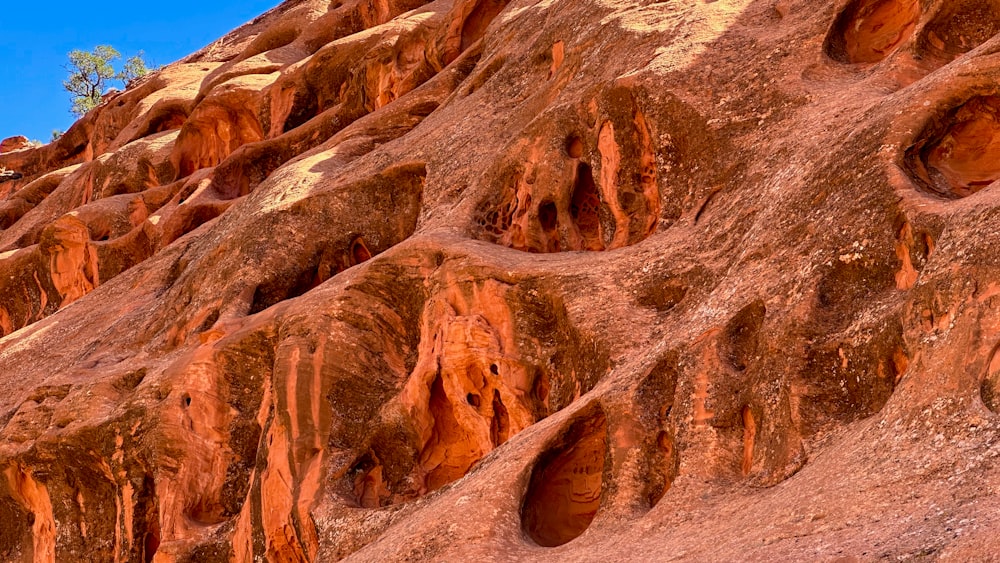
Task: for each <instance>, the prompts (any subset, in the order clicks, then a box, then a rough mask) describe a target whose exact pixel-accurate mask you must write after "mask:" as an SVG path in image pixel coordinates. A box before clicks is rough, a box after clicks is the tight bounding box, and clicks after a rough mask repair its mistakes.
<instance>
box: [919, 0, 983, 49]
mask: <svg viewBox="0 0 1000 563" xmlns="http://www.w3.org/2000/svg"><path fill="white" fill-rule="evenodd" d="M998 32H1000V0H957V1H955V0H953V1H950V2H944V3H943V4H942V5H941V9H940V10H938V12H937V13H936V14H934V16H933V18H932V19H931V21H930V22H929V23H928V24H927V25H925V26H924V27H923V29H922V30H921V32H920V37H919V38H918V39H917V45H918V50H919V52H920V53H921V54H922V55H925V56H926V55H930V56H931V57H934V58H937V59H941V60H943V61H950V60H952V59H954V58H956V57H958V56H959V55H961V54H962V53H966V52H968V51H971V50H972V49H975V48H976V47H978V46H979V45H981V44H983V43H985V42H986V41H987V40H989V39H990V38H991V37H993V36H994V35H996V34H997V33H998Z"/></svg>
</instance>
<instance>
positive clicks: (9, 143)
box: [0, 135, 31, 153]
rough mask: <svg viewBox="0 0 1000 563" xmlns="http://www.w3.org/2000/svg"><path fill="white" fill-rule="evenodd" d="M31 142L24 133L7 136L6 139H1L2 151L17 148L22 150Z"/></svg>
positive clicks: (0, 148) (10, 150)
mask: <svg viewBox="0 0 1000 563" xmlns="http://www.w3.org/2000/svg"><path fill="white" fill-rule="evenodd" d="M30 144H31V141H29V140H28V138H27V137H25V136H23V135H17V136H16V137H7V138H6V139H4V140H2V141H0V153H5V152H13V151H16V150H21V149H23V148H25V147H27V146H29V145H30Z"/></svg>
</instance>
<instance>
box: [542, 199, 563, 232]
mask: <svg viewBox="0 0 1000 563" xmlns="http://www.w3.org/2000/svg"><path fill="white" fill-rule="evenodd" d="M558 218H559V215H558V212H557V211H556V204H555V203H553V202H551V201H546V202H543V203H542V204H541V205H539V206H538V222H539V223H541V225H542V230H543V231H545V232H552V231H554V230H556V223H557V220H558Z"/></svg>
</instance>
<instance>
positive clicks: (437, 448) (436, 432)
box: [420, 373, 480, 491]
mask: <svg viewBox="0 0 1000 563" xmlns="http://www.w3.org/2000/svg"><path fill="white" fill-rule="evenodd" d="M428 410H429V411H430V414H431V417H432V419H433V421H434V427H433V429H432V430H431V439H430V441H429V442H428V443H427V444H426V445H425V446H424V449H423V451H422V452H421V453H420V465H421V467H422V468H423V470H424V472H425V475H426V476H425V478H424V484H425V486H426V489H427V490H428V491H435V490H437V489H440V488H441V487H443V486H444V485H447V484H448V483H451V482H452V481H455V480H457V479H461V478H462V477H463V476H464V475H465V473H466V472H467V471H468V470H469V469H470V468H471V467H472V465H473V464H474V463H475V462H477V461H479V453H480V452H478V451H475V450H476V449H477V448H476V445H475V440H474V437H473V436H469V435H468V433H467V431H466V429H465V428H464V427H463V426H462V425H461V424H459V422H458V420H457V419H456V416H455V405H454V404H452V402H451V399H450V397H448V394H447V392H445V389H444V380H443V378H442V377H441V374H440V373H439V374H438V375H437V377H435V378H434V381H433V383H432V384H431V396H430V403H429V404H428Z"/></svg>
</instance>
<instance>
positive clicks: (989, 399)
mask: <svg viewBox="0 0 1000 563" xmlns="http://www.w3.org/2000/svg"><path fill="white" fill-rule="evenodd" d="M979 397H980V399H982V401H983V404H984V405H986V408H988V409H990V410H991V411H993V412H995V413H998V414H1000V344H997V345H996V346H995V347H994V348H993V353H992V354H991V355H990V360H989V363H988V364H987V365H986V373H985V374H984V375H983V378H982V381H981V382H980V384H979Z"/></svg>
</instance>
